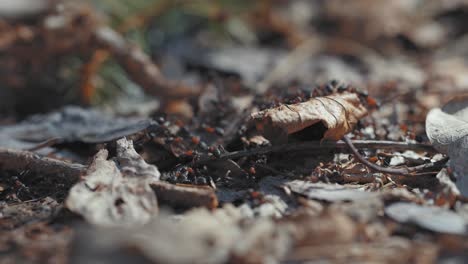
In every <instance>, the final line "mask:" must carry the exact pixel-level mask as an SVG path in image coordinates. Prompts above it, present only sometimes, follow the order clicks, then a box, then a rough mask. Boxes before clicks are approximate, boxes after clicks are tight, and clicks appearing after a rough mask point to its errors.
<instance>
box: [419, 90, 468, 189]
mask: <svg viewBox="0 0 468 264" xmlns="http://www.w3.org/2000/svg"><path fill="white" fill-rule="evenodd" d="M426 133H427V136H428V138H429V140H430V141H431V143H432V144H433V146H434V147H435V148H436V149H437V150H439V151H440V152H442V153H444V154H448V156H449V157H450V167H451V168H452V169H453V172H454V174H455V176H456V178H457V182H456V185H457V187H458V189H459V190H460V192H461V194H462V195H464V196H468V177H467V175H468V163H467V162H466V157H467V156H468V96H459V97H456V98H454V99H453V100H451V101H450V102H448V103H447V104H446V105H445V106H444V107H443V108H442V109H440V108H435V109H432V110H431V111H430V112H429V113H428V115H427V117H426Z"/></svg>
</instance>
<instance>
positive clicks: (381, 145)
mask: <svg viewBox="0 0 468 264" xmlns="http://www.w3.org/2000/svg"><path fill="white" fill-rule="evenodd" d="M351 142H352V144H353V145H354V146H356V147H358V148H360V149H391V150H414V151H426V152H436V150H435V149H434V148H433V147H432V146H431V145H429V144H422V143H406V142H397V141H379V140H353V141H351ZM332 149H334V150H340V151H348V150H349V146H348V144H347V143H346V142H344V141H341V140H340V141H337V142H332V141H324V142H320V141H309V142H300V143H292V144H285V145H277V146H271V147H259V148H255V149H249V150H240V151H233V152H229V153H225V154H221V156H219V157H214V156H205V157H201V158H200V159H198V160H195V161H194V162H193V165H202V164H206V163H209V162H211V161H216V160H226V159H237V158H241V157H247V156H254V155H261V154H268V153H277V152H291V151H303V150H311V151H317V150H319V151H323V150H332Z"/></svg>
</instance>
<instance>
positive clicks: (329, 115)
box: [251, 92, 367, 142]
mask: <svg viewBox="0 0 468 264" xmlns="http://www.w3.org/2000/svg"><path fill="white" fill-rule="evenodd" d="M366 115H367V109H366V108H365V107H364V106H363V104H362V103H361V100H360V98H359V95H357V94H356V93H350V92H345V93H337V94H332V95H330V96H324V97H316V98H312V99H311V100H309V101H307V102H303V103H298V104H293V105H281V106H279V107H276V108H272V109H267V110H264V111H260V112H257V113H253V114H252V116H251V117H252V120H253V121H254V122H255V124H256V127H257V130H259V131H260V132H262V133H263V134H264V135H265V136H266V137H267V138H268V139H269V140H272V141H276V142H278V141H284V139H286V138H287V136H288V135H291V134H296V135H298V136H301V137H306V138H307V139H311V138H313V136H318V137H319V138H322V139H332V140H339V139H340V138H342V137H343V136H344V135H345V134H347V133H349V132H350V131H351V130H352V129H353V128H354V126H355V125H356V123H357V122H358V121H359V119H361V118H362V117H364V116H366ZM320 124H321V125H323V126H324V127H325V129H326V130H325V132H323V131H320V130H321V129H323V127H321V126H320ZM317 133H318V134H317ZM314 134H315V135H314Z"/></svg>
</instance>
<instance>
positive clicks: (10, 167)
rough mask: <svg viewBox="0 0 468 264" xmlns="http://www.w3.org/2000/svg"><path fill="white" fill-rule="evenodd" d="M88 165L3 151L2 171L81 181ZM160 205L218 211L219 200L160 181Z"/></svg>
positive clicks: (204, 191) (157, 188)
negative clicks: (216, 209)
mask: <svg viewBox="0 0 468 264" xmlns="http://www.w3.org/2000/svg"><path fill="white" fill-rule="evenodd" d="M86 169H87V166H85V165H82V164H77V163H69V162H65V161H61V160H57V159H51V158H47V157H43V156H40V155H37V154H35V153H33V152H30V151H22V150H11V149H2V148H0V171H15V172H21V171H26V170H28V171H31V172H34V173H38V174H43V175H47V176H51V175H54V176H61V177H63V178H64V179H67V180H70V181H72V182H77V181H78V180H79V177H80V175H83V174H84V173H85V172H86ZM151 187H152V188H153V190H154V191H155V193H156V196H157V198H158V202H159V203H160V204H163V205H167V206H170V207H173V208H192V207H198V206H203V207H207V208H210V209H212V208H216V207H217V206H218V200H217V198H216V195H215V193H214V191H213V190H211V189H208V188H206V189H202V188H192V187H186V186H176V185H172V184H170V183H167V182H156V183H153V184H152V185H151Z"/></svg>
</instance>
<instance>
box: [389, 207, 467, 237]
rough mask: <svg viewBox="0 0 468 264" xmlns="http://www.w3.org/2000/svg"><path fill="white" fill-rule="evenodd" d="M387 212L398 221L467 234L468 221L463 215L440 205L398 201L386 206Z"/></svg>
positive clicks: (450, 232) (437, 230)
mask: <svg viewBox="0 0 468 264" xmlns="http://www.w3.org/2000/svg"><path fill="white" fill-rule="evenodd" d="M385 213H386V214H387V215H388V216H389V217H391V218H393V219H394V220H396V221H398V222H403V223H413V224H416V225H418V226H420V227H422V228H425V229H428V230H431V231H434V232H439V233H448V234H458V235H466V234H467V228H466V226H467V224H468V223H467V222H466V221H465V220H464V219H463V217H461V216H460V215H458V214H456V213H454V212H451V211H449V210H447V209H443V208H440V207H429V206H421V205H417V204H413V203H405V202H398V203H394V204H392V205H390V206H388V207H387V208H385Z"/></svg>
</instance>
